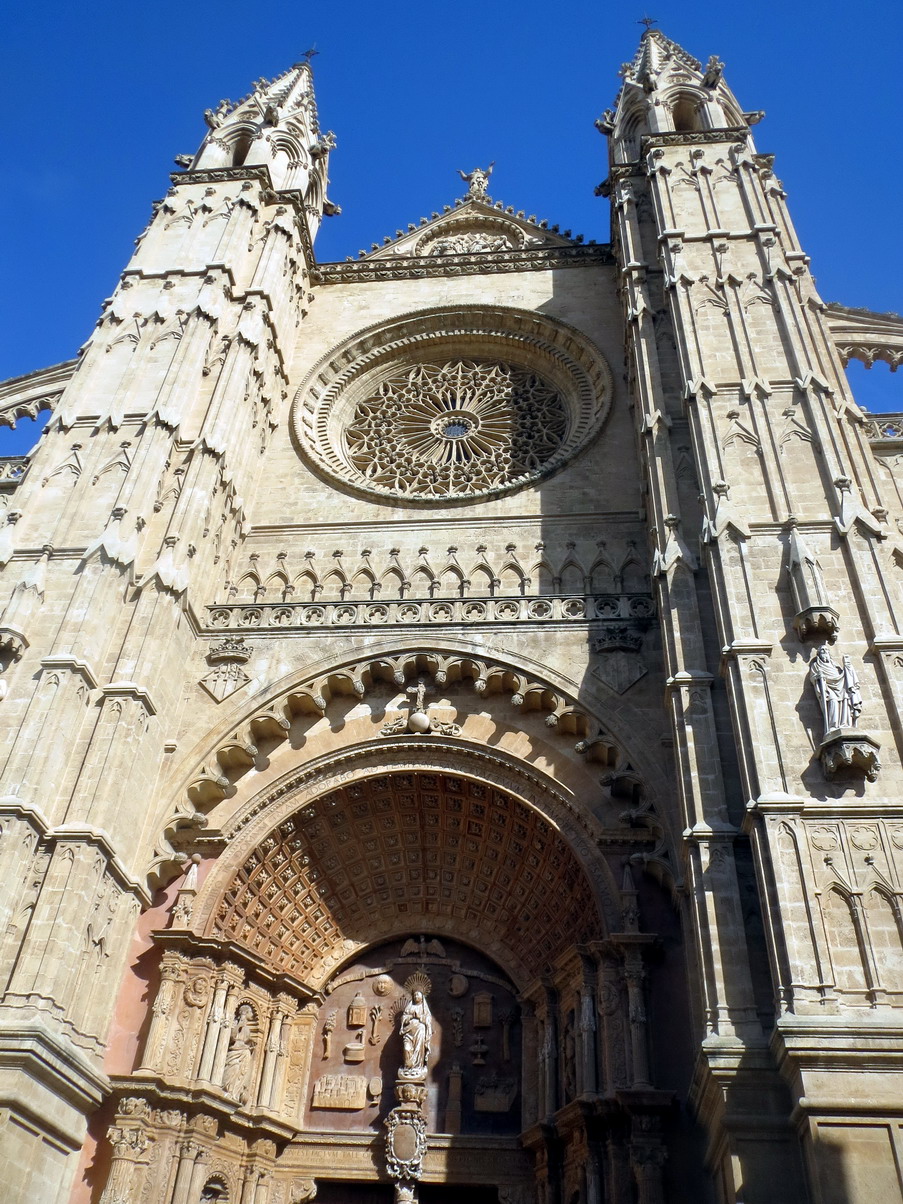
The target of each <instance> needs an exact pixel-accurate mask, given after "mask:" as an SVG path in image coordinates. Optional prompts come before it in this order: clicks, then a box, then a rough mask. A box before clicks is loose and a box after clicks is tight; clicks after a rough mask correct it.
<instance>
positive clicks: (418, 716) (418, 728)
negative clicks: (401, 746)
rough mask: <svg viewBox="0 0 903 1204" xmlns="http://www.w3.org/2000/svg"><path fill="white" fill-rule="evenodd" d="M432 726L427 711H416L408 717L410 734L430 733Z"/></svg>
mask: <svg viewBox="0 0 903 1204" xmlns="http://www.w3.org/2000/svg"><path fill="white" fill-rule="evenodd" d="M431 726H432V724H431V723H430V717H429V715H427V713H426V711H414V712H413V713H412V714H410V715H409V716H408V731H410V732H428V731H429V730H430V728H431Z"/></svg>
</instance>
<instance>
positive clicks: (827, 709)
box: [809, 644, 862, 735]
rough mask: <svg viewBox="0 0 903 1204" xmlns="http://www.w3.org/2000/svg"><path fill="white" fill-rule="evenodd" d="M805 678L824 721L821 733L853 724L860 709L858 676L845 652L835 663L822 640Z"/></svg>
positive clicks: (860, 697) (860, 699) (860, 698)
mask: <svg viewBox="0 0 903 1204" xmlns="http://www.w3.org/2000/svg"><path fill="white" fill-rule="evenodd" d="M809 680H810V681H811V682H812V688H813V689H814V690H815V694H816V697H817V698H818V702H819V706H820V707H821V713H822V719H823V721H824V725H825V735H827V733H828V732H831V731H835V730H836V729H837V728H844V727H847V728H849V727H855V726H856V723H857V720H858V719H859V715H860V712H861V711H862V694H861V692H860V690H859V678H858V677H857V676H856V671H855V669H854V668H853V664H852V661H851V660H850V658H849V657H848V656H844V657H843V658H842V664H840V665H838V664H836V663H835V662H834V661H832V660H831V654H830V652H829V651H828V647H827V645H826V644H823V645H822V646H821V648H819V650H818V651H817V652H816V654H815V656H814V657H813V658H812V660H811V662H810V663H809Z"/></svg>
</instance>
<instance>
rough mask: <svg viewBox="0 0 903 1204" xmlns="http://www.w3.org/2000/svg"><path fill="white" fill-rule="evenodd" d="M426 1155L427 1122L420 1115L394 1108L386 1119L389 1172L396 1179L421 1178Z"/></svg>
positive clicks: (387, 1168) (387, 1166)
mask: <svg viewBox="0 0 903 1204" xmlns="http://www.w3.org/2000/svg"><path fill="white" fill-rule="evenodd" d="M425 1153H426V1121H425V1120H424V1119H423V1117H422V1116H421V1115H420V1113H419V1112H415V1111H409V1110H407V1109H403V1108H393V1109H392V1111H391V1112H390V1113H389V1115H388V1116H387V1117H386V1170H387V1171H388V1172H389V1174H390V1175H391V1176H392V1178H393V1179H400V1180H402V1181H404V1180H409V1181H410V1180H412V1179H413V1180H416V1179H419V1178H420V1175H421V1173H422V1171H423V1155H424V1154H425Z"/></svg>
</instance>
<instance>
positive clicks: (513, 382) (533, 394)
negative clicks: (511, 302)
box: [292, 306, 612, 505]
mask: <svg viewBox="0 0 903 1204" xmlns="http://www.w3.org/2000/svg"><path fill="white" fill-rule="evenodd" d="M611 391H612V390H611V373H610V372H609V369H608V365H607V364H606V363H605V361H604V360H603V359H602V357H601V355H600V354H599V352H598V351H597V350H596V348H595V347H594V346H593V345H592V344H591V343H590V342H589V340H588V339H587V338H585V336H583V335H582V334H580V333H579V332H578V331H576V330H574V329H573V328H572V327H569V326H565V325H564V324H563V323H561V322H557V321H555V320H553V319H550V318H547V317H544V316H542V315H539V314H535V313H528V312H526V311H521V310H514V309H503V308H491V309H490V308H482V307H476V306H474V307H462V308H460V309H454V310H447V309H442V310H428V311H425V312H423V313H419V314H413V315H407V316H405V317H402V318H399V319H396V320H395V321H392V322H388V323H384V324H380V325H379V326H374V327H371V328H369V329H368V330H365V331H363V332H362V333H359V334H357V335H355V336H354V337H353V338H351V339H349V340H348V341H347V342H345V343H344V344H342V345H341V346H340V347H339V348H337V349H335V350H334V351H332V352H331V353H330V354H329V356H327V357H325V358H324V359H323V360H321V361H320V363H319V364H318V365H317V366H316V367H315V368H314V369H313V371H312V372H311V373H310V374H309V376H308V378H307V380H306V381H305V382H304V384H302V386H301V388H300V389H299V390H298V393H297V394H296V396H295V401H294V404H293V407H292V427H293V431H294V435H295V439H296V441H297V445H298V447H299V449H300V451H301V453H302V454H303V455H304V457H305V459H307V461H308V462H309V463H310V464H311V466H312V467H314V468H315V469H316V470H317V471H319V472H320V473H321V474H323V475H325V476H326V477H327V478H329V479H331V480H333V481H335V482H338V483H340V484H342V485H344V486H345V487H346V488H347V487H350V488H351V489H353V490H354V491H355V492H357V493H362V494H364V495H370V496H377V497H380V498H391V499H393V500H396V501H404V502H406V503H409V504H414V505H418V504H433V505H437V504H439V505H448V504H450V503H451V504H455V503H461V502H468V501H471V500H475V499H477V498H482V497H486V496H491V495H496V494H503V493H508V492H510V491H512V490H514V489H519V488H521V487H522V486H524V485H527V484H530V483H531V482H533V481H537V480H540V479H542V478H544V477H547V476H549V475H550V474H551V473H553V472H556V471H557V470H558V469H560V468H561V467H562V466H563V465H564V464H565V463H566V462H567V461H568V460H570V459H571V458H572V457H573V456H574V455H576V453H577V452H578V451H579V450H580V449H581V448H583V447H584V446H585V445H586V444H587V443H588V442H589V440H590V439H591V438H592V437H593V436H594V435H595V434H596V433H597V432H598V430H599V429H600V427H601V425H602V423H603V422H604V420H605V417H606V415H607V413H608V410H609V407H610V404H611Z"/></svg>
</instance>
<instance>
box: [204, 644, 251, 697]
mask: <svg viewBox="0 0 903 1204" xmlns="http://www.w3.org/2000/svg"><path fill="white" fill-rule="evenodd" d="M250 659H251V650H250V648H248V647H247V646H246V645H245V641H244V637H243V636H227V637H226V639H224V640H223V642H222V643H221V644H217V645H216V647H215V648H211V649H210V651H209V652H208V653H207V661H208V663H209V664H210V665H212V666H213V668H212V669H211V670H210V672H209V673H208V674H207V675H206V677H202V678H201V680H200V685H201V686H203V688H204V689H205V690H206V691H207V693H208V694H209V695H210V697H211V698H215V699H216V701H217V702H223V701H225V699H227V698H228V697H229V695H230V694H234V693H235V691H236V690H240V689H241V687H242V686H243V685H246V684H247V683H248V682H249V681H250V680H251V678H250V675H249V674H247V673H246V672H245V671H244V669H243V668H242V666H243V665H244V664H246V663H247V662H248V661H249V660H250Z"/></svg>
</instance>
